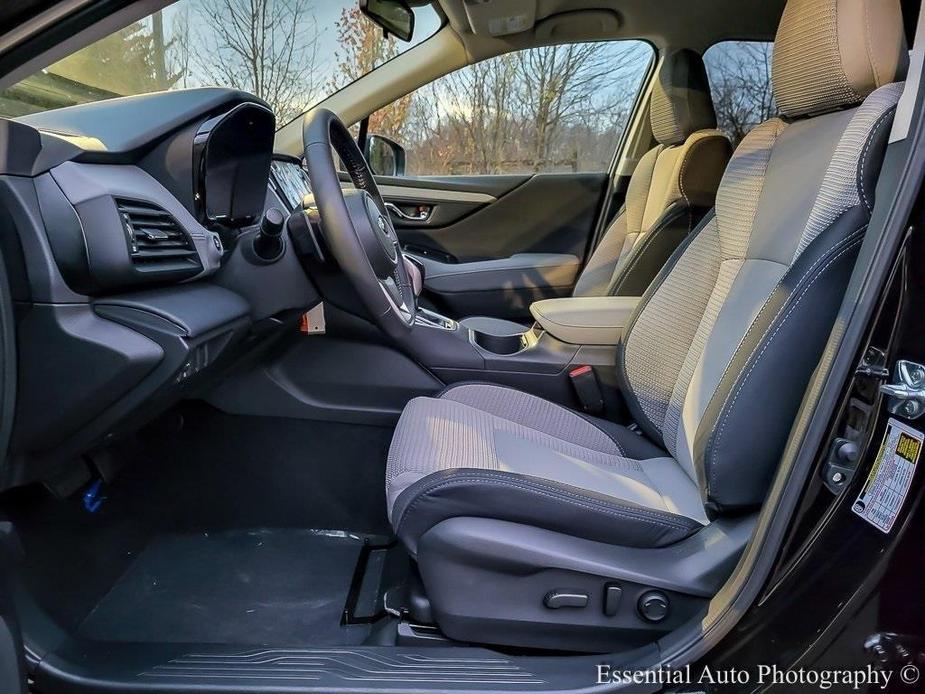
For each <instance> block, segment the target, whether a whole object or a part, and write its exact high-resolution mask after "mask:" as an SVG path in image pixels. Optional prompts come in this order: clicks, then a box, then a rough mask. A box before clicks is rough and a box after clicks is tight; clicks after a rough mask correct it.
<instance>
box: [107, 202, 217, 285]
mask: <svg viewBox="0 0 925 694" xmlns="http://www.w3.org/2000/svg"><path fill="white" fill-rule="evenodd" d="M116 206H117V207H118V209H119V216H120V217H121V219H122V227H123V228H124V229H125V236H126V239H127V241H128V245H129V255H130V256H131V258H132V263H134V265H135V267H136V268H137V269H138V270H142V271H148V270H153V271H165V270H166V271H169V270H189V269H190V268H198V267H201V264H200V261H199V254H198V253H197V252H196V247H195V246H194V245H193V241H192V239H190V237H189V235H188V234H187V233H186V231H185V230H184V229H183V227H181V226H180V223H179V222H177V220H176V219H174V218H173V215H171V214H170V213H169V212H167V210H165V209H163V208H161V207H158V206H157V205H152V204H151V203H148V202H141V201H138V200H119V199H117V200H116Z"/></svg>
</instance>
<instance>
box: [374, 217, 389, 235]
mask: <svg viewBox="0 0 925 694" xmlns="http://www.w3.org/2000/svg"><path fill="white" fill-rule="evenodd" d="M376 223H377V224H378V225H379V231H381V232H382V233H383V234H385V235H386V236H388V232H387V231H386V230H385V219H383V218H382V215H379V219H377V220H376Z"/></svg>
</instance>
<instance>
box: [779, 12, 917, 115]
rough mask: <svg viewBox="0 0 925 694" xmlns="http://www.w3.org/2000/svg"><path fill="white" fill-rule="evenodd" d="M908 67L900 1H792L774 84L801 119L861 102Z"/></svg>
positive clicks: (784, 105)
mask: <svg viewBox="0 0 925 694" xmlns="http://www.w3.org/2000/svg"><path fill="white" fill-rule="evenodd" d="M907 64H908V54H907V52H906V37H905V34H904V33H903V20H902V10H901V8H900V5H899V0H788V2H787V6H786V7H785V8H784V14H783V16H782V17H781V20H780V26H778V29H777V38H776V40H775V41H774V57H773V59H772V63H771V81H772V84H773V87H774V97H775V99H776V100H777V106H778V108H780V112H781V113H782V114H783V115H785V116H787V117H790V118H798V117H800V116H806V115H811V114H816V113H823V112H825V111H832V110H835V109H838V108H844V107H846V106H854V105H855V104H859V103H860V102H862V101H863V100H864V99H865V98H866V97H867V95H868V94H870V93H871V92H872V91H874V90H875V89H877V88H878V87H882V86H883V85H884V84H889V83H891V82H896V81H899V80H901V79H903V77H904V76H905V73H906V67H907Z"/></svg>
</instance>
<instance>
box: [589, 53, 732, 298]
mask: <svg viewBox="0 0 925 694" xmlns="http://www.w3.org/2000/svg"><path fill="white" fill-rule="evenodd" d="M649 120H650V123H651V126H652V134H653V136H654V137H655V140H656V141H657V142H658V145H657V146H656V147H654V148H653V149H651V150H649V151H648V152H647V153H646V154H645V155H644V156H643V157H642V158H641V159H640V160H639V163H638V164H637V165H636V169H635V171H634V172H633V176H632V178H631V179H630V183H629V190H628V191H627V194H626V204H625V205H624V206H623V208H622V209H621V210H620V213H619V214H618V215H617V218H616V219H615V220H614V221H613V222H612V223H611V225H610V226H609V227H608V228H607V230H606V231H605V232H604V235H603V236H602V237H601V241H600V243H599V244H598V246H597V248H595V250H594V252H593V253H592V255H591V258H590V259H589V260H588V264H587V266H586V267H585V268H584V270H583V271H582V273H581V275H580V276H579V277H578V281H577V283H576V284H575V291H574V294H573V295H574V296H612V295H623V296H641V295H642V294H643V293H644V292H645V290H646V288H647V287H648V286H649V284H650V283H651V282H652V280H653V279H654V277H655V275H656V274H657V273H658V271H659V270H660V269H661V268H662V266H663V265H664V264H665V261H666V260H668V257H669V256H670V255H671V254H672V252H674V250H675V249H676V248H677V247H678V245H679V244H680V243H681V241H682V240H684V238H685V237H686V236H687V235H688V234H689V233H690V231H691V230H692V229H693V228H694V227H695V226H696V225H697V223H698V222H699V221H700V219H701V218H702V217H703V216H704V215H705V214H706V213H707V211H709V210H710V208H712V207H713V201H714V200H715V198H716V189H717V188H718V187H719V181H720V179H721V178H722V176H723V172H724V171H725V170H726V164H727V163H728V162H729V157H730V156H731V155H732V145H731V143H730V142H729V140H728V138H727V137H726V136H725V135H724V134H723V133H722V132H721V131H719V130H716V129H715V128H716V113H715V111H714V110H713V98H712V97H711V96H710V85H709V82H708V81H707V72H706V68H705V67H704V64H703V59H702V58H701V57H700V56H699V55H698V54H697V53H695V52H694V51H692V50H689V49H680V50H676V51H673V52H671V53H669V54H668V55H666V56H665V59H664V60H663V62H662V65H661V68H660V69H659V72H658V77H657V79H656V81H655V85H654V87H653V90H652V97H651V101H650V106H649Z"/></svg>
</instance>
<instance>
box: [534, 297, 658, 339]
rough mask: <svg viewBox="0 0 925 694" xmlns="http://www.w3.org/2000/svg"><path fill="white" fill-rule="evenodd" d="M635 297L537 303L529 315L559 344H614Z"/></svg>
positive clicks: (620, 334)
mask: <svg viewBox="0 0 925 694" xmlns="http://www.w3.org/2000/svg"><path fill="white" fill-rule="evenodd" d="M639 299H640V297H638V296H580V297H569V298H565V299H546V300H544V301H536V302H534V303H533V305H531V306H530V313H532V314H533V317H534V318H535V319H536V321H537V323H539V324H540V326H542V328H543V329H544V330H545V331H546V332H548V333H549V334H550V335H552V336H553V337H555V338H556V339H558V340H561V341H562V342H567V343H569V344H573V345H616V344H617V343H618V342H619V341H620V338H621V336H622V334H623V326H625V325H626V323H627V322H628V321H629V319H630V316H631V315H632V314H633V311H634V310H636V305H637V304H638V303H639Z"/></svg>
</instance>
